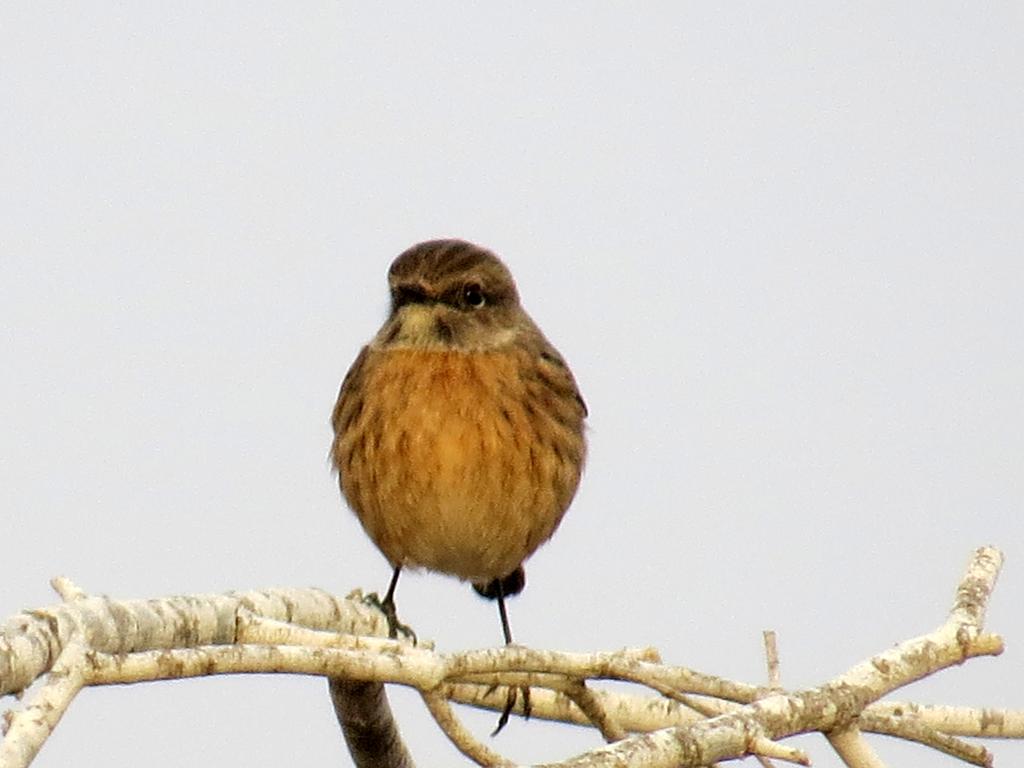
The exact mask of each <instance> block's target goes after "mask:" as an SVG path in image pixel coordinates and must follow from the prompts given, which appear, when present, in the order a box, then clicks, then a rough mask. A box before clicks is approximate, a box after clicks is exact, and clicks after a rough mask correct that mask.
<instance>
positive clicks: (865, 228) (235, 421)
mask: <svg viewBox="0 0 1024 768" xmlns="http://www.w3.org/2000/svg"><path fill="white" fill-rule="evenodd" d="M426 5H427V4H424V6H426ZM551 5H557V8H552V7H551V6H549V5H545V6H543V7H542V6H537V5H534V6H529V5H527V4H512V3H440V2H435V3H430V4H429V10H427V9H426V8H425V7H424V6H420V7H418V8H404V7H401V6H399V5H384V4H364V3H358V4H357V3H349V2H331V3H307V4H288V3H281V4H267V3H260V2H248V3H219V4H211V3H184V4H171V5H169V4H164V3H137V4H135V3H133V4H117V5H114V4H105V3H77V4H50V3H19V4H15V3H6V4H3V5H0V104H3V110H2V112H3V114H2V116H0V425H2V432H0V521H2V522H0V541H2V551H3V589H2V590H0V617H2V616H7V615H10V614H12V613H14V612H16V611H19V610H21V609H24V608H29V607H35V606H41V605H46V604H49V603H52V602H54V601H55V597H54V596H53V595H52V594H51V593H50V591H49V588H48V586H47V581H48V579H49V578H50V577H51V576H53V575H55V574H58V573H61V574H66V575H68V576H70V577H72V578H73V579H75V580H76V581H77V582H78V583H79V584H80V585H81V586H83V587H84V588H86V589H87V590H91V591H95V592H101V593H105V594H109V595H111V596H114V597H124V598H129V597H155V596H161V595H170V594H182V593H192V592H201V593H207V592H221V591H225V590H229V589H250V588H261V587H271V586H308V585H316V586H319V587H323V588H326V589H329V590H332V591H334V592H339V593H347V592H348V591H349V590H351V589H353V588H355V587H363V588H365V589H367V590H372V589H377V590H383V589H384V588H385V587H386V586H387V580H388V576H389V570H388V567H387V565H386V563H385V561H384V559H383V557H382V556H381V555H380V554H379V553H378V552H377V551H376V550H375V549H374V547H373V546H372V544H370V543H369V541H368V540H367V539H366V538H365V536H364V535H363V533H362V531H361V529H360V527H359V525H358V523H357V522H356V520H355V518H354V516H353V515H352V514H351V513H350V512H349V511H348V510H347V509H346V508H345V507H344V505H343V503H342V501H341V499H340V496H339V493H338V489H337V483H336V480H335V478H334V477H333V476H332V474H331V472H330V469H329V464H328V461H327V449H328V445H329V442H330V428H329V424H328V419H329V416H330V412H331V408H332V405H333V402H334V399H335V396H336V394H337V389H338V384H339V382H340V380H341V378H342V376H343V375H344V373H345V371H346V370H347V368H348V366H349V364H350V363H351V361H352V359H353V358H354V357H355V355H356V353H357V351H358V349H359V347H360V345H361V344H363V343H365V342H366V341H367V340H368V339H369V338H370V337H371V335H372V334H373V333H374V332H375V331H376V329H377V327H378V326H379V324H380V322H381V321H382V319H383V317H384V313H385V311H386V306H387V304H386V301H387V295H386V270H387V267H388V265H389V263H390V261H391V259H392V258H393V257H394V256H395V255H397V254H398V253H399V252H400V251H402V250H403V249H405V248H406V247H408V246H409V245H411V244H413V243H415V242H417V241H420V240H424V239H428V238H434V237H440V236H459V237H464V238H468V239H471V240H474V241H476V242H479V243H481V244H483V245H485V246H487V247H489V248H492V249H493V250H495V251H496V252H497V253H499V254H500V255H502V256H503V257H504V258H505V260H506V261H507V263H508V264H509V266H510V267H511V269H512V271H513V273H514V275H515V276H516V278H517V280H518V282H519V288H520V292H521V294H522V297H523V302H524V304H525V306H526V308H527V310H528V311H529V312H530V313H531V314H532V315H533V317H534V318H535V319H536V320H537V322H538V323H539V324H540V326H541V327H542V328H543V329H544V331H545V332H546V334H547V335H548V337H549V338H550V339H551V340H552V342H553V343H554V344H555V345H556V346H557V347H558V348H559V349H560V350H561V352H562V353H563V354H564V355H565V357H566V358H567V359H568V361H569V362H570V364H571V366H572V368H573V370H574V371H575V373H576V376H577V379H578V380H579V383H580V387H581V389H582V391H583V393H584V395H585V397H586V399H587V402H588V404H589V406H590V412H591V417H590V419H589V440H590V461H589V465H588V468H587V472H586V475H585V477H584V481H583V484H582V487H581V490H580V493H579V495H578V496H577V498H576V502H575V504H574V505H573V507H572V508H571V509H570V511H569V513H568V515H567V516H566V518H565V521H564V523H563V525H562V527H561V529H560V531H559V532H558V534H557V535H556V536H555V538H554V539H553V540H552V542H551V543H550V544H549V545H547V546H546V547H545V548H543V549H542V550H541V551H540V552H539V553H538V554H537V555H536V556H535V557H534V558H533V559H532V560H531V561H530V562H529V564H528V568H527V573H528V580H529V583H528V587H527V589H526V592H525V593H524V594H523V595H522V596H520V597H518V598H516V599H515V600H513V601H511V602H510V606H509V607H510V611H511V620H512V626H513V630H514V632H515V634H516V636H517V638H518V639H520V640H521V641H522V642H524V643H525V644H528V645H533V646H537V647H550V648H558V649H565V650H576V651H588V650H604V649H614V648H618V647H621V646H624V645H631V646H635V645H647V644H653V645H656V646H657V647H658V648H659V649H660V650H661V652H662V654H663V656H664V658H665V659H666V661H669V662H673V663H679V664H685V665H688V666H691V667H695V668H698V669H701V670H704V671H707V672H710V673H715V674H720V675H723V676H727V677H731V678H736V679H739V680H743V681H746V682H751V683H760V682H763V681H764V680H765V671H764V662H763V654H762V650H761V630H763V629H765V628H774V629H775V630H776V631H777V632H778V634H779V646H780V651H781V657H782V676H783V683H784V684H786V685H787V686H789V687H802V686H810V685H814V684H817V683H820V682H823V681H825V680H827V679H828V678H829V677H831V676H833V675H836V674H838V673H840V672H842V671H843V670H845V669H846V668H848V667H849V666H850V665H852V664H853V663H855V662H857V661H859V660H861V659H863V658H865V657H866V656H868V655H870V654H872V653H874V652H877V651H880V650H883V649H885V648H888V647H890V646H891V645H893V644H894V643H896V642H898V641H900V640H903V639H906V638H909V637H912V636H915V635H919V634H922V633H924V632H926V631H928V630H930V629H932V628H933V627H934V626H935V625H937V624H938V623H939V622H941V621H942V619H943V618H944V616H945V613H946V611H947V609H948V606H949V605H950V603H951V600H952V597H953V591H954V588H955V586H956V583H957V580H958V579H959V577H960V575H961V573H962V570H963V567H964V565H965V564H966V562H967V560H968V557H969V556H970V554H971V552H972V551H973V549H974V548H975V547H976V546H978V545H981V544H986V543H991V544H995V545H997V546H999V547H1001V548H1002V549H1003V551H1004V552H1005V553H1006V555H1007V564H1006V568H1005V570H1004V573H1003V576H1002V578H1001V579H1000V583H999V587H998V589H997V592H996V595H995V599H994V602H993V604H992V608H991V611H990V615H989V618H990V625H989V626H990V628H991V629H992V630H994V631H998V632H1001V633H1004V634H1005V636H1006V639H1007V651H1006V653H1005V654H1004V655H1003V657H1001V658H1000V659H998V660H988V659H986V660H978V661H974V662H971V663H969V664H968V665H966V666H965V667H963V668H958V669H954V670H949V671H947V672H945V673H942V674H940V675H938V676H936V677H935V678H934V679H933V680H929V681H926V682H924V683H921V684H918V685H916V686H913V687H911V688H909V689H907V690H904V691H901V692H899V694H898V698H901V699H914V700H919V701H927V702H937V703H949V704H969V705H987V706H993V707H1016V708H1018V709H1024V692H1022V691H1024V656H1022V650H1021V649H1022V648H1024V613H1022V612H1021V609H1020V606H1021V605H1022V599H1024V535H1022V534H1024V523H1022V510H1024V472H1022V467H1024V394H1022V393H1024V322H1022V314H1024V313H1022V296H1024V263H1022V252H1024V184H1022V178H1024V47H1022V45H1021V41H1022V40H1024V12H1022V10H1021V5H1020V4H1019V3H985V4H967V3H964V4H953V3H925V2H906V3H898V4H892V3H864V4H857V5H853V6H851V5H849V4H845V3H844V4H833V3H820V2H814V3H811V2H798V3H788V4H782V3H780V4H776V5H775V6H771V7H770V6H766V5H764V4H758V3H755V4H742V5H740V4H728V6H727V7H720V5H721V4H711V3H700V4H696V3H660V4H659V3H647V4H639V8H637V7H636V6H630V5H628V4H624V3H623V4H607V3H575V4H570V3H559V4H551ZM398 604H399V609H400V613H401V616H402V618H403V619H404V620H406V621H407V622H409V623H410V624H412V625H413V626H414V627H415V629H416V631H417V632H418V633H419V636H420V637H421V638H432V639H435V640H436V641H437V643H438V647H439V648H440V649H442V650H446V651H447V650H452V649H458V648H470V647H480V646H486V645H492V644H495V643H497V642H498V641H499V640H500V637H501V635H500V629H499V625H498V621H497V617H496V611H495V610H494V606H493V604H491V603H487V602H484V601H482V600H480V599H479V598H478V597H476V596H475V595H474V594H473V593H472V592H471V590H470V589H469V588H468V587H467V586H466V585H463V584H459V583H458V582H457V581H455V580H452V579H449V578H445V577H440V576H432V575H420V576H416V575H410V576H408V577H405V578H404V579H403V582H402V584H401V585H400V589H399V592H398ZM325 687H326V686H325V685H324V684H323V681H321V680H316V679H300V678H284V677H275V678H255V677H253V678H238V677H236V678H231V679H226V678H225V679H216V680H198V681H187V682H180V683H171V684H152V685H145V686H135V687H131V688H110V689H102V690H88V691H85V692H84V693H83V694H82V695H81V696H80V698H79V700H78V701H76V702H75V703H74V705H73V706H72V708H71V710H70V712H69V713H68V715H67V716H66V717H65V719H64V721H63V722H62V723H61V725H60V727H59V728H58V730H57V732H56V734H55V735H54V737H53V738H52V739H51V740H50V741H49V743H48V744H47V745H46V746H45V748H44V749H43V751H42V753H41V754H40V756H39V758H38V760H37V762H36V765H38V766H43V767H44V768H45V767H47V766H66V765H72V764H75V765H107V766H129V765H138V764H139V761H140V760H142V761H143V762H144V763H145V764H146V765H149V766H155V767H160V766H178V765H189V764H194V765H212V764H215V763H216V764H218V765H248V766H264V765H266V766H270V765H281V764H285V765H288V764H299V763H301V764H305V765H325V764H329V765H346V764H349V763H348V758H347V753H346V752H345V750H344V746H343V744H342V741H341V739H340V736H339V734H338V731H337V728H336V726H335V725H334V724H333V714H332V712H331V710H330V707H329V704H328V699H327V695H326V691H325ZM392 700H393V702H394V703H395V706H396V709H397V712H398V716H399V718H400V721H401V724H402V727H403V730H404V732H405V734H406V736H407V738H408V741H409V743H410V747H411V749H412V750H413V753H414V755H415V756H416V758H417V759H418V761H419V762H420V764H421V765H424V766H431V765H441V764H452V763H453V762H455V761H456V755H455V753H454V751H453V749H452V748H451V747H450V746H448V745H447V742H446V741H445V740H444V739H443V737H442V736H440V735H439V734H438V733H437V731H436V728H435V727H434V726H433V725H432V724H431V723H430V721H429V718H428V716H427V715H426V713H425V711H424V709H423V706H422V704H421V703H420V702H419V700H418V698H416V697H415V696H411V695H409V694H407V693H405V692H402V691H398V692H396V693H394V694H393V695H392ZM4 703H6V702H4ZM468 720H469V721H470V723H471V725H472V727H473V728H474V729H475V730H476V731H477V732H478V733H480V734H486V732H487V731H488V730H489V729H490V728H491V726H492V725H493V722H494V716H493V715H490V714H475V713H471V714H470V715H468ZM871 741H872V744H873V745H874V746H875V747H876V748H877V750H878V751H879V752H880V753H881V754H882V755H883V757H887V758H889V759H890V760H892V762H893V763H894V764H903V765H911V764H912V765H915V766H932V765H934V766H952V765H954V764H955V763H954V761H952V760H951V759H949V758H946V757H944V756H941V755H938V754H935V753H931V752H928V751H926V750H924V748H917V747H913V748H906V747H902V746H900V745H897V744H894V743H893V742H891V741H889V740H886V739H883V738H882V737H873V738H872V739H871ZM598 743H599V740H598V738H597V737H596V736H595V735H594V734H592V733H590V732H587V731H583V730H580V729H572V728H569V727H560V726H552V725H547V724H544V723H540V722H529V723H523V722H522V721H520V720H515V721H513V722H512V723H511V724H510V725H509V727H508V728H507V729H506V731H505V732H504V733H502V734H501V735H500V736H499V737H498V738H497V739H495V740H494V741H493V742H492V744H493V746H494V747H495V748H497V749H499V750H501V751H503V752H505V753H506V754H508V755H509V756H511V757H513V758H514V759H516V760H521V761H537V760H554V759H558V758H563V757H567V756H569V755H572V754H575V753H577V752H579V751H582V750H584V749H587V748H590V747H592V746H594V745H596V744H598ZM795 743H797V744H799V745H800V746H802V747H804V748H807V749H809V750H811V752H812V755H813V757H814V759H815V761H816V763H815V764H816V765H818V766H825V767H826V768H829V767H832V766H836V765H837V764H838V761H837V760H836V759H835V758H834V757H832V755H831V754H830V751H829V749H828V747H827V745H826V744H825V742H824V741H823V740H822V739H821V738H820V737H816V736H811V737H804V738H802V739H799V740H797V741H796V742H795ZM994 750H995V753H996V755H997V759H999V760H1000V761H1001V762H1000V764H1001V765H1013V764H1014V763H1015V762H1021V761H1022V760H1024V745H1013V744H998V743H997V744H995V745H994Z"/></svg>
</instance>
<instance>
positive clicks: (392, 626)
mask: <svg viewBox="0 0 1024 768" xmlns="http://www.w3.org/2000/svg"><path fill="white" fill-rule="evenodd" d="M363 602H364V603H366V604H367V605H369V606H372V607H373V608H376V609H377V610H378V611H380V612H381V613H383V614H384V618H385V619H387V622H388V637H390V638H391V639H392V640H397V639H398V633H399V632H401V633H402V634H403V635H404V636H405V637H406V638H407V639H409V640H412V644H413V645H416V644H417V642H418V640H417V638H416V633H415V632H414V631H413V629H412V627H410V626H409V625H408V624H403V623H402V622H400V621H399V620H398V612H397V611H396V610H395V601H394V600H381V599H380V596H379V595H378V594H377V593H376V592H371V593H370V594H368V595H367V596H366V597H364V598H363Z"/></svg>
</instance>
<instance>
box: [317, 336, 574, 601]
mask: <svg viewBox="0 0 1024 768" xmlns="http://www.w3.org/2000/svg"><path fill="white" fill-rule="evenodd" d="M537 364H541V365H543V363H542V362H540V361H539V360H534V359H532V358H531V357H530V356H529V355H528V353H527V352H525V351H523V350H518V349H513V350H509V351H501V352H461V351H441V350H419V349H407V348H405V349H376V350H375V349H369V350H367V351H366V353H365V356H364V358H363V359H362V360H361V365H362V370H361V371H359V372H358V375H353V376H350V380H349V381H346V386H345V388H343V390H342V393H341V401H340V402H339V406H338V412H337V413H336V422H335V426H336V428H337V427H338V426H339V424H340V425H341V426H342V428H341V430H340V431H339V432H338V434H337V436H336V439H335V444H334V450H333V456H334V461H335V463H336V465H337V467H338V470H339V474H340V480H341V487H342V491H343V493H344V495H345V498H346V499H347V501H348V503H349V505H350V506H351V507H352V509H353V510H355V512H356V514H357V515H358V516H359V519H360V521H361V522H362V524H363V527H364V528H365V529H366V532H367V533H368V534H369V535H370V537H371V538H372V539H373V541H374V542H375V543H376V545H377V546H378V547H379V548H380V550H381V551H382V552H383V553H384V555H385V556H386V557H387V558H388V560H389V561H390V562H391V563H392V565H399V564H401V565H408V566H414V567H415V566H422V567H425V568H428V569H430V570H435V571H441V572H443V573H449V574H452V575H455V576H458V577H460V578H463V579H467V580H471V581H474V582H485V581H489V580H490V579H494V578H500V577H503V576H505V575H507V574H509V573H511V572H512V571H513V570H515V568H516V567H517V566H518V565H520V563H522V562H523V560H524V559H526V558H527V557H528V556H529V555H530V554H532V553H533V551H534V550H535V549H536V548H537V547H538V546H540V544H542V543H543V542H544V541H546V540H547V539H548V538H549V537H550V536H551V534H552V533H554V531H555V528H556V527H557V526H558V524H559V522H560V521H561V519H562V515H563V514H564V513H565V510H566V509H567V507H568V506H569V503H570V502H571V501H572V497H573V495H574V494H575V492H576V488H577V485H578V484H579V479H580V472H581V470H582V465H583V458H584V443H583V433H582V428H583V426H582V422H583V412H582V404H581V403H578V402H577V401H576V400H575V399H574V395H575V388H574V385H573V384H572V382H571V376H570V375H569V374H568V372H567V371H564V372H563V373H562V374H561V375H563V376H564V377H565V378H563V380H562V381H561V382H560V386H557V387H555V388H552V386H551V384H552V380H553V379H552V377H554V376H557V375H560V374H559V372H558V371H542V372H541V373H543V375H537V371H534V370H531V366H536V365H537ZM357 365H360V363H357ZM566 381H567V382H568V384H569V386H568V389H567V388H566V386H565V385H566ZM567 392H571V393H572V396H569V395H567V394H566V393H567ZM567 400H568V401H567Z"/></svg>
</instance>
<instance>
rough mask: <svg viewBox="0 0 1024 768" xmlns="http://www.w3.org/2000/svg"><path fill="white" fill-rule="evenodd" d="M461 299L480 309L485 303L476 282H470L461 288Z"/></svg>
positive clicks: (468, 304)
mask: <svg viewBox="0 0 1024 768" xmlns="http://www.w3.org/2000/svg"><path fill="white" fill-rule="evenodd" d="M462 300H463V301H465V302H466V305H467V306H470V307H472V308H473V309H480V307H482V306H483V305H484V304H486V303H487V299H486V298H485V297H484V292H483V290H482V289H481V288H480V286H479V285H477V284H476V283H470V284H469V285H467V286H466V287H465V288H463V289H462Z"/></svg>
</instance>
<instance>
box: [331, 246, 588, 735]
mask: <svg viewBox="0 0 1024 768" xmlns="http://www.w3.org/2000/svg"><path fill="white" fill-rule="evenodd" d="M388 283H389V286H390V289H391V312H390V314H389V316H388V318H387V320H386V321H385V322H384V325H383V326H382V327H381V329H380V331H378V332H377V335H376V336H375V337H374V338H373V340H372V341H371V342H370V343H369V344H368V345H367V346H365V347H364V348H363V350H362V351H361V352H360V353H359V356H358V357H357V358H356V360H355V362H354V363H353V364H352V367H351V368H350V369H349V371H348V373H347V374H346V376H345V379H344V381H343V382H342V384H341V392H340V393H339V394H338V402H337V404H336V405H335V407H334V414H333V418H332V424H333V427H334V443H333V445H332V447H331V457H332V460H333V463H334V466H335V467H336V468H337V470H338V477H339V483H340V485H341V491H342V494H343V495H344V497H345V499H346V500H347V502H348V504H349V506H351V507H352V509H353V510H354V511H355V513H356V515H357V516H358V518H359V521H360V523H362V526H363V528H364V529H365V531H366V533H367V535H368V536H369V537H370V538H371V539H372V540H373V543H374V544H376V545H377V548H378V549H380V551H381V552H382V553H383V554H384V556H385V557H386V558H387V560H388V562H389V563H390V564H391V566H392V568H393V569H394V573H393V576H392V579H391V583H390V586H389V587H388V591H387V594H386V596H385V598H384V600H383V601H382V603H381V607H382V608H383V609H384V611H385V614H386V615H387V616H388V622H389V628H390V630H391V634H392V636H396V635H397V630H398V629H400V628H403V627H402V625H401V624H399V622H398V619H397V615H396V612H395V603H394V594H395V587H396V585H397V583H398V576H399V574H400V573H401V571H402V568H405V567H409V568H426V569H428V570H431V571H438V572H440V573H446V574H450V575H452V576H456V577H458V578H460V579H463V580H465V581H469V582H471V583H472V584H473V587H474V589H475V590H476V591H477V592H478V593H479V594H481V595H483V596H484V597H488V598H491V599H495V600H497V602H498V610H499V616H500V618H501V624H502V631H503V633H504V637H505V642H506V643H511V642H512V633H511V630H510V629H509V624H508V615H507V613H506V609H505V598H506V597H508V596H510V595H514V594H517V593H518V592H520V591H521V590H522V589H523V587H524V586H525V583H526V581H525V573H524V571H523V561H525V560H526V559H527V558H528V557H529V556H530V555H532V554H533V552H534V551H535V550H536V549H537V547H539V546H540V545H541V544H543V543H544V542H545V541H547V540H548V539H549V538H550V537H551V535H552V534H553V533H554V532H555V529H556V528H557V527H558V524H559V522H561V520H562V516H563V515H564V514H565V511H566V509H568V507H569V504H570V503H571V502H572V499H573V496H575V494H576V488H577V487H578V485H579V481H580V474H581V472H582V470H583V462H584V458H585V454H586V444H585V441H584V434H583V420H584V418H585V417H586V415H587V407H586V404H585V403H584V402H583V398H582V397H581V396H580V393H579V390H578V389H577V387H576V381H575V379H574V378H573V375H572V372H571V371H570V370H569V367H568V366H567V365H566V363H565V361H564V360H563V359H562V356H561V355H560V354H559V353H558V351H557V350H556V349H555V348H554V347H553V346H551V344H550V343H549V342H548V340H547V339H546V338H544V334H542V333H541V331H540V329H539V328H538V327H537V325H536V324H535V323H534V322H533V320H531V319H530V316H529V315H527V314H526V312H525V311H524V310H523V308H522V307H521V306H520V304H519V294H518V292H517V290H516V285H515V282H514V281H513V279H512V274H511V273H510V272H509V270H508V268H507V267H506V266H505V265H504V264H503V263H502V262H501V260H500V259H499V258H498V257H497V256H495V255H494V254H493V253H491V252H490V251H488V250H485V249H484V248H481V247H480V246H477V245H473V244H472V243H468V242H465V241H462V240H431V241H428V242H424V243H420V244H419V245H415V246H413V247H412V248H409V249H408V250H407V251H405V252H404V253H402V254H401V255H399V256H398V258H396V259H395V261H394V262H393V263H392V264H391V269H390V271H389V273H388ZM527 695H528V693H527V692H526V691H524V697H525V696H527ZM513 704H514V693H510V700H509V703H508V706H507V707H506V711H505V712H504V713H503V717H502V720H501V721H499V729H500V727H501V725H503V724H504V722H505V721H507V719H508V713H509V711H510V709H511V707H512V706H513ZM524 705H528V701H527V702H524Z"/></svg>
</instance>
